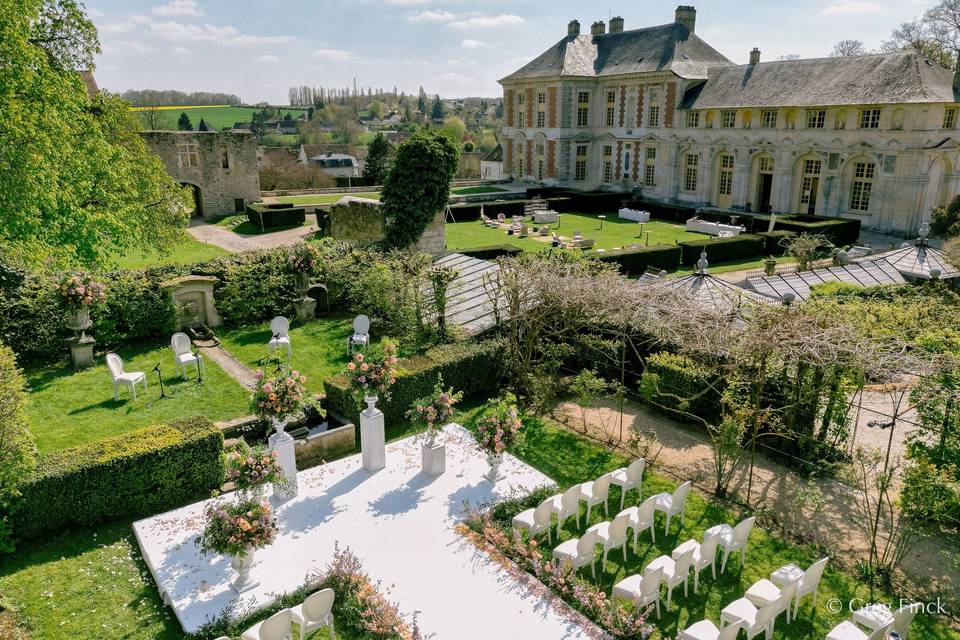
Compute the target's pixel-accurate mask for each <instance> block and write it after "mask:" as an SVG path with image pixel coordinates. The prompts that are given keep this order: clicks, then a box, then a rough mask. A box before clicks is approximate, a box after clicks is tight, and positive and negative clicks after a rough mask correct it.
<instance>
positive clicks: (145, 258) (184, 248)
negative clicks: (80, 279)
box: [111, 234, 228, 269]
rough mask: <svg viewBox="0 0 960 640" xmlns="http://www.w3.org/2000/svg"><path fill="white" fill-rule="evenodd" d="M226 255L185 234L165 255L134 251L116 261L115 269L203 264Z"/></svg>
mask: <svg viewBox="0 0 960 640" xmlns="http://www.w3.org/2000/svg"><path fill="white" fill-rule="evenodd" d="M227 253H228V252H227V251H226V250H225V249H221V248H220V247H218V246H216V245H214V244H209V243H206V242H200V241H199V240H197V239H196V238H194V237H193V236H191V235H189V234H187V237H186V238H184V240H183V241H182V242H180V243H179V244H177V245H176V246H175V247H173V249H172V250H171V251H170V252H167V253H160V252H158V251H156V250H154V249H147V250H141V249H134V250H131V251H128V252H126V253H125V254H124V255H122V256H120V257H119V258H118V259H117V264H116V268H118V269H143V268H145V267H154V266H157V265H163V264H189V263H193V262H204V261H206V260H212V259H213V258H219V257H220V256H225V255H227ZM111 268H112V267H111Z"/></svg>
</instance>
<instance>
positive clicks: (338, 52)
mask: <svg viewBox="0 0 960 640" xmlns="http://www.w3.org/2000/svg"><path fill="white" fill-rule="evenodd" d="M313 55H314V56H316V57H317V58H320V59H321V60H333V61H335V62H343V61H344V60H353V59H354V56H353V54H352V53H350V52H349V51H344V50H343V49H317V50H316V51H314V52H313Z"/></svg>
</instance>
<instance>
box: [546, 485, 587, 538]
mask: <svg viewBox="0 0 960 640" xmlns="http://www.w3.org/2000/svg"><path fill="white" fill-rule="evenodd" d="M550 507H551V509H552V510H553V513H555V514H556V516H557V540H559V539H560V528H561V527H562V526H563V523H564V522H566V521H567V520H569V519H570V516H575V517H576V518H577V530H579V529H580V485H578V484H575V485H573V486H572V487H570V488H569V489H567V490H566V491H564V492H563V493H558V494H557V495H555V496H553V497H551V498H550Z"/></svg>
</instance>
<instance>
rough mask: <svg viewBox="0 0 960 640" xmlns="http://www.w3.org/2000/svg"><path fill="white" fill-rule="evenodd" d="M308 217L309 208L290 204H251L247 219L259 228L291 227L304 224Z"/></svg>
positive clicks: (248, 208) (248, 206)
mask: <svg viewBox="0 0 960 640" xmlns="http://www.w3.org/2000/svg"><path fill="white" fill-rule="evenodd" d="M306 219H307V210H306V209H305V208H303V207H294V206H293V205H290V204H278V205H273V204H268V205H262V204H249V205H247V220H249V221H250V224H252V225H254V226H256V227H257V228H258V229H263V228H268V229H269V228H272V227H291V226H294V225H298V224H303V223H304V222H305V221H306Z"/></svg>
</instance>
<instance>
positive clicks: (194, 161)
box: [177, 142, 200, 167]
mask: <svg viewBox="0 0 960 640" xmlns="http://www.w3.org/2000/svg"><path fill="white" fill-rule="evenodd" d="M177 160H178V161H179V163H180V166H181V167H199V166H200V152H199V147H198V145H197V143H195V142H179V143H177Z"/></svg>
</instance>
